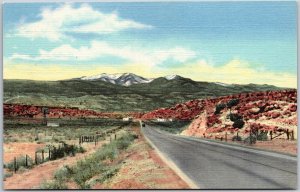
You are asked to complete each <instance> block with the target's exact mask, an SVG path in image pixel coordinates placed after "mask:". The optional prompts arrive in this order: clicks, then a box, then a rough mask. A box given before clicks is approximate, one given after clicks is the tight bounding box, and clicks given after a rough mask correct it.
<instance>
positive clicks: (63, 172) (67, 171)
mask: <svg viewBox="0 0 300 192" xmlns="http://www.w3.org/2000/svg"><path fill="white" fill-rule="evenodd" d="M72 174H73V171H72V169H71V168H70V167H69V166H67V165H64V166H63V167H62V168H60V169H59V170H57V171H55V173H54V179H56V180H58V181H60V182H65V181H67V180H68V179H69V178H70V177H71V175H72Z"/></svg>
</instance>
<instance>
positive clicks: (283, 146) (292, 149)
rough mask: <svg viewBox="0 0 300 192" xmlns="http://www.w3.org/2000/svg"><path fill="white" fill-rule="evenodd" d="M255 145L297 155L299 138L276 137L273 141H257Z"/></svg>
mask: <svg viewBox="0 0 300 192" xmlns="http://www.w3.org/2000/svg"><path fill="white" fill-rule="evenodd" d="M253 147H257V148H261V149H268V150H272V151H277V152H282V153H288V154H292V155H297V140H294V141H289V140H283V139H274V140H272V141H256V144H255V145H253Z"/></svg>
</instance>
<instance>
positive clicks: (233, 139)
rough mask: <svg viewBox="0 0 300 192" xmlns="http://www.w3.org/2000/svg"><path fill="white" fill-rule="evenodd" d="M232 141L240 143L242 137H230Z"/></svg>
mask: <svg viewBox="0 0 300 192" xmlns="http://www.w3.org/2000/svg"><path fill="white" fill-rule="evenodd" d="M232 141H242V137H240V136H234V137H232Z"/></svg>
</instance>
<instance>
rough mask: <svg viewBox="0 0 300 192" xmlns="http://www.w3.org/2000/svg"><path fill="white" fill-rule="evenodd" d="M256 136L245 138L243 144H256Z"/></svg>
mask: <svg viewBox="0 0 300 192" xmlns="http://www.w3.org/2000/svg"><path fill="white" fill-rule="evenodd" d="M256 140H257V139H256V136H254V135H252V134H251V135H250V136H249V137H247V138H246V139H245V140H244V143H247V144H255V143H256Z"/></svg>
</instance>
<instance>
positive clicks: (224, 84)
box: [214, 82, 232, 87]
mask: <svg viewBox="0 0 300 192" xmlns="http://www.w3.org/2000/svg"><path fill="white" fill-rule="evenodd" d="M214 84H217V85H221V86H224V87H228V86H232V84H227V83H220V82H214Z"/></svg>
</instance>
